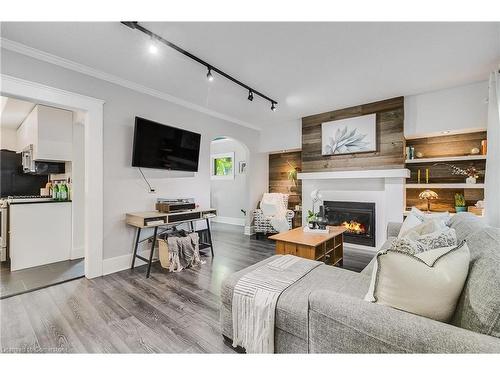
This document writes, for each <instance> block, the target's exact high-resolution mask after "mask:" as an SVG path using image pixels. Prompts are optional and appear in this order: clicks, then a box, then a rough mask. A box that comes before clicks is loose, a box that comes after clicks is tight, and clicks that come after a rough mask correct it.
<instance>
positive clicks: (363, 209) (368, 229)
mask: <svg viewBox="0 0 500 375" xmlns="http://www.w3.org/2000/svg"><path fill="white" fill-rule="evenodd" d="M323 206H324V207H325V216H326V218H327V219H328V224H329V225H337V226H344V227H346V228H347V231H346V232H344V241H345V242H349V243H354V244H359V245H365V246H372V247H375V203H365V202H338V201H324V202H323Z"/></svg>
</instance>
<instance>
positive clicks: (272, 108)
mask: <svg viewBox="0 0 500 375" xmlns="http://www.w3.org/2000/svg"><path fill="white" fill-rule="evenodd" d="M276 104H277V103H275V102H271V111H273V112H275V111H276Z"/></svg>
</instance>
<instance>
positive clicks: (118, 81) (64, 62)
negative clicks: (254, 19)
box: [0, 38, 262, 131]
mask: <svg viewBox="0 0 500 375" xmlns="http://www.w3.org/2000/svg"><path fill="white" fill-rule="evenodd" d="M0 45H1V48H5V49H7V50H9V51H13V52H17V53H20V54H23V55H26V56H29V57H32V58H34V59H37V60H41V61H45V62H48V63H50V64H54V65H57V66H61V67H63V68H66V69H70V70H73V71H75V72H78V73H82V74H86V75H88V76H91V77H94V78H98V79H101V80H103V81H107V82H110V83H113V84H115V85H119V86H122V87H126V88H128V89H131V90H134V91H137V92H141V93H143V94H146V95H149V96H153V97H156V98H159V99H162V100H166V101H168V102H171V103H174V104H177V105H180V106H182V107H185V108H189V109H191V110H194V111H197V112H201V113H204V114H207V115H209V116H212V117H216V118H219V119H221V120H225V121H229V122H232V123H234V124H237V125H240V126H244V127H247V128H251V129H254V130H258V131H260V130H262V129H261V128H260V127H258V126H256V125H254V124H251V123H248V122H246V121H241V120H239V119H237V118H234V117H231V116H228V115H225V114H223V113H220V112H217V111H214V110H211V109H210V108H207V107H203V106H200V105H198V104H195V103H192V102H189V101H187V100H184V99H181V98H178V97H176V96H173V95H171V94H167V93H165V92H163V91H159V90H156V89H153V88H150V87H147V86H143V85H141V84H139V83H136V82H132V81H129V80H127V79H124V78H121V77H118V76H115V75H113V74H109V73H106V72H104V71H101V70H97V69H94V68H91V67H89V66H87V65H83V64H80V63H77V62H75V61H72V60H68V59H65V58H63V57H59V56H56V55H53V54H51V53H48V52H44V51H41V50H39V49H36V48H32V47H29V46H27V45H25V44H22V43H18V42H14V41H13V40H10V39H6V38H0Z"/></svg>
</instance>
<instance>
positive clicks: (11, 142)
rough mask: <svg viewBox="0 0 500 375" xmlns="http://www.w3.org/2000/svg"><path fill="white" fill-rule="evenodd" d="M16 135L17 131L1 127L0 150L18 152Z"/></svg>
mask: <svg viewBox="0 0 500 375" xmlns="http://www.w3.org/2000/svg"><path fill="white" fill-rule="evenodd" d="M16 134H17V132H16V129H10V128H2V127H0V149H2V150H11V151H18V150H17V135H16Z"/></svg>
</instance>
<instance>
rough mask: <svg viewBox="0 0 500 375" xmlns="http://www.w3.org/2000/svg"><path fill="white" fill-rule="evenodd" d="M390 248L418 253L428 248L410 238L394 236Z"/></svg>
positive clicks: (413, 253)
mask: <svg viewBox="0 0 500 375" xmlns="http://www.w3.org/2000/svg"><path fill="white" fill-rule="evenodd" d="M391 250H397V251H402V252H405V253H408V254H412V255H415V254H419V253H423V252H424V251H427V250H429V248H428V247H427V246H425V245H424V244H422V243H420V242H418V241H413V240H410V239H409V238H405V237H403V238H396V239H394V240H393V241H392V243H391Z"/></svg>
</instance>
